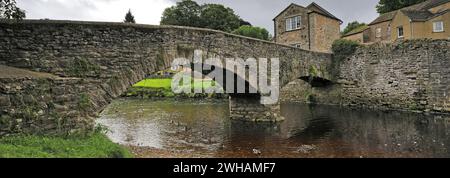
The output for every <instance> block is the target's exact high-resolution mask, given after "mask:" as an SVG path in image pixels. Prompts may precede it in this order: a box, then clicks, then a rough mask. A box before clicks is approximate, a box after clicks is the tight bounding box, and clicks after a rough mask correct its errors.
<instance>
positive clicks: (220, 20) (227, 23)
mask: <svg viewBox="0 0 450 178" xmlns="http://www.w3.org/2000/svg"><path fill="white" fill-rule="evenodd" d="M200 20H201V23H202V27H203V28H209V29H215V30H221V31H226V32H232V31H233V30H235V29H237V28H239V27H240V25H241V19H240V18H239V16H237V15H236V14H234V11H233V9H230V8H227V7H224V6H223V5H220V4H205V5H203V6H202V12H201V15H200Z"/></svg>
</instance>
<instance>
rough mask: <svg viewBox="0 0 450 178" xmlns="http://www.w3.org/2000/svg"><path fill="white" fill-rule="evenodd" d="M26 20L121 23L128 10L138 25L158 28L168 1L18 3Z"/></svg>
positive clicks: (46, 0) (34, 0)
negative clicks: (149, 25)
mask: <svg viewBox="0 0 450 178" xmlns="http://www.w3.org/2000/svg"><path fill="white" fill-rule="evenodd" d="M17 3H18V6H19V7H20V8H22V9H25V10H26V11H27V18H29V19H44V18H49V19H58V20H59V19H61V20H86V21H110V22H121V21H123V19H124V17H125V13H126V12H127V11H128V9H131V11H132V13H133V15H134V16H135V19H136V22H137V23H143V24H159V21H160V20H161V14H162V12H163V11H164V9H165V8H167V7H170V6H172V5H173V4H174V2H172V1H170V0H18V1H17Z"/></svg>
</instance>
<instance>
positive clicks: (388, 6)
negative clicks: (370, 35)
mask: <svg viewBox="0 0 450 178" xmlns="http://www.w3.org/2000/svg"><path fill="white" fill-rule="evenodd" d="M424 1H426V0H380V2H378V5H377V12H378V13H380V14H384V13H387V12H391V11H395V10H398V9H401V8H404V7H408V6H410V5H414V4H417V3H421V2H424Z"/></svg>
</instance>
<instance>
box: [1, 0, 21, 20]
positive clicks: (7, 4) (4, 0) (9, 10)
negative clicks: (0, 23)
mask: <svg viewBox="0 0 450 178" xmlns="http://www.w3.org/2000/svg"><path fill="white" fill-rule="evenodd" d="M16 4H17V3H16V1H15V0H0V19H16V20H21V19H24V18H25V11H24V10H22V9H20V8H18V7H17V5H16Z"/></svg>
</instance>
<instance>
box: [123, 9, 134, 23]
mask: <svg viewBox="0 0 450 178" xmlns="http://www.w3.org/2000/svg"><path fill="white" fill-rule="evenodd" d="M123 22H125V23H136V21H135V20H134V16H133V14H132V13H131V10H128V12H127V14H126V15H125V20H124V21H123Z"/></svg>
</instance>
